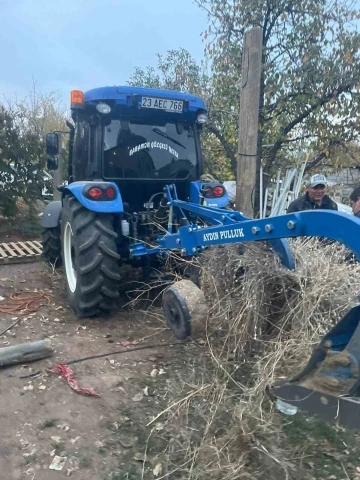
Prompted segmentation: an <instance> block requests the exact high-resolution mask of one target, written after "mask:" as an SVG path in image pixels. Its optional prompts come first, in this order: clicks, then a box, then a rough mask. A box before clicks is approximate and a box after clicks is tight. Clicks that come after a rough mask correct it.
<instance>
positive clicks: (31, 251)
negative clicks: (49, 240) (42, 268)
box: [0, 240, 42, 265]
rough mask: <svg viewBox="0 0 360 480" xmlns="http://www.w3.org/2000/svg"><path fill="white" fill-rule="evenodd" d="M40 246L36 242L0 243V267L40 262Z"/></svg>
mask: <svg viewBox="0 0 360 480" xmlns="http://www.w3.org/2000/svg"><path fill="white" fill-rule="evenodd" d="M41 256H42V245H41V243H40V242H38V241H35V240H33V241H27V242H9V243H0V265H5V264H8V263H28V262H37V261H39V260H41V259H42V258H41Z"/></svg>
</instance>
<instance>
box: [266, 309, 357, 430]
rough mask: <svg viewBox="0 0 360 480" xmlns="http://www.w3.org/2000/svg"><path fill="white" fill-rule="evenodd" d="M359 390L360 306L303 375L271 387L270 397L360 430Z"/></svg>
mask: <svg viewBox="0 0 360 480" xmlns="http://www.w3.org/2000/svg"><path fill="white" fill-rule="evenodd" d="M359 387H360V305H358V306H356V307H354V308H352V309H351V310H350V311H349V312H348V313H347V314H346V315H345V317H344V318H343V319H342V320H340V322H339V323H338V324H337V325H336V326H335V327H333V328H332V329H331V330H330V332H329V333H328V334H327V335H325V337H324V338H323V339H322V340H321V341H320V343H319V344H318V345H317V346H316V348H315V350H314V352H313V354H312V356H311V358H310V360H309V362H308V364H307V365H306V367H305V368H304V369H303V370H302V371H301V372H300V373H299V374H297V375H296V376H294V377H293V378H291V379H290V380H286V381H285V382H281V383H278V384H275V385H272V386H269V387H268V394H269V395H270V396H272V397H275V398H277V399H279V400H282V401H284V402H286V403H289V404H291V405H294V406H296V407H298V408H299V409H300V410H305V411H307V412H309V413H312V414H316V415H318V416H320V417H322V418H324V419H325V420H329V421H334V422H336V423H337V424H339V425H342V426H344V427H348V428H356V429H359V428H360V415H359V413H360V388H359Z"/></svg>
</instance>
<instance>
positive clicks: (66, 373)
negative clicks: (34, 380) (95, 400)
mask: <svg viewBox="0 0 360 480" xmlns="http://www.w3.org/2000/svg"><path fill="white" fill-rule="evenodd" d="M51 372H53V373H58V374H59V375H60V376H61V377H63V378H65V380H66V381H67V383H68V385H69V387H70V388H72V389H73V390H74V392H76V393H79V394H80V395H88V396H90V397H100V393H97V392H95V390H93V389H92V388H81V387H79V385H78V382H77V381H76V380H75V378H74V377H73V374H74V372H73V371H72V370H71V368H70V367H68V366H67V365H63V364H62V363H57V364H56V365H55V367H54V368H53V369H52V370H51Z"/></svg>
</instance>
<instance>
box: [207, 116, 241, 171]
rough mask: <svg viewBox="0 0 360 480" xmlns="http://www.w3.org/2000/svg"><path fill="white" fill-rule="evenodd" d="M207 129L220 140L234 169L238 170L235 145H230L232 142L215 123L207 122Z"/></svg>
mask: <svg viewBox="0 0 360 480" xmlns="http://www.w3.org/2000/svg"><path fill="white" fill-rule="evenodd" d="M206 129H207V130H208V131H209V132H210V133H212V134H213V135H215V137H216V138H217V139H218V140H219V142H220V143H221V145H222V146H223V147H224V150H225V153H226V155H227V156H228V157H229V159H230V161H231V167H232V169H233V170H234V171H236V163H237V158H236V152H235V151H234V149H233V147H232V146H231V145H230V143H229V142H228V141H227V140H226V139H225V137H224V135H222V133H221V132H220V131H219V130H218V129H217V128H216V127H215V125H212V124H211V123H210V124H207V125H206Z"/></svg>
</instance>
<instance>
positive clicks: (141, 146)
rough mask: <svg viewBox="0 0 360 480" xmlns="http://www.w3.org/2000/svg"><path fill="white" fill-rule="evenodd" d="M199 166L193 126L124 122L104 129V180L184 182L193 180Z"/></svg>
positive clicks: (112, 121) (119, 121)
mask: <svg viewBox="0 0 360 480" xmlns="http://www.w3.org/2000/svg"><path fill="white" fill-rule="evenodd" d="M196 167H197V155H196V143H195V135H194V129H193V127H192V126H191V125H188V124H185V123H180V122H177V123H176V124H175V123H165V124H158V125H157V124H153V125H149V124H144V123H140V122H139V121H138V120H131V121H130V120H123V119H121V120H111V123H110V124H109V125H106V126H105V127H104V178H107V179H125V178H126V179H132V178H133V179H139V178H140V179H148V180H150V179H154V180H176V179H178V180H183V179H187V178H189V177H192V176H193V175H192V174H195V171H196Z"/></svg>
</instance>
